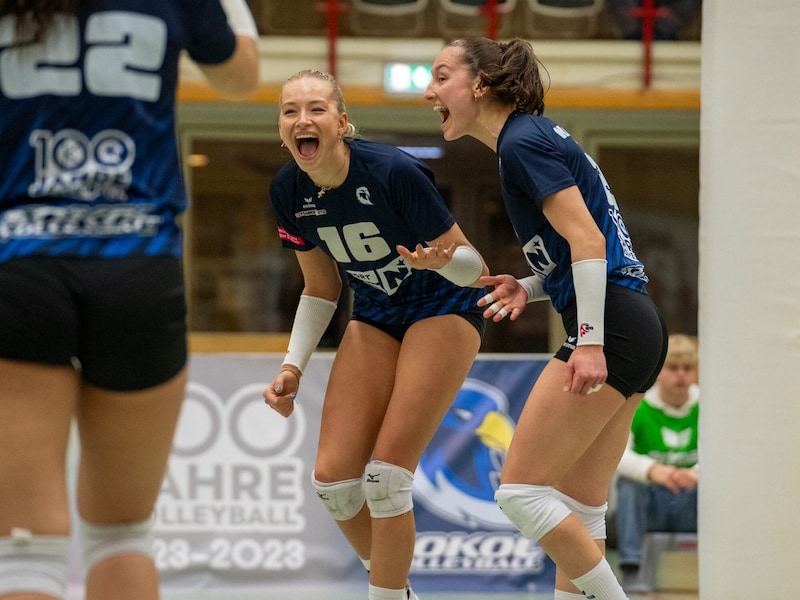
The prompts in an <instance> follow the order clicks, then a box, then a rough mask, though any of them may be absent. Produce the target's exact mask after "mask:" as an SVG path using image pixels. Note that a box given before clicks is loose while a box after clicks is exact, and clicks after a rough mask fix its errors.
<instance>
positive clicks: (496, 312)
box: [478, 275, 528, 323]
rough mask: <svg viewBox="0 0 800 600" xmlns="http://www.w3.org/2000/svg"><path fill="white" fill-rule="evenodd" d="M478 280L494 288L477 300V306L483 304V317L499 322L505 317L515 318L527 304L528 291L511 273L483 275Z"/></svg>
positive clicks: (512, 319)
mask: <svg viewBox="0 0 800 600" xmlns="http://www.w3.org/2000/svg"><path fill="white" fill-rule="evenodd" d="M480 282H481V283H482V284H483V285H486V286H490V285H491V286H494V289H493V290H492V291H491V292H490V293H488V294H486V295H485V296H484V297H483V298H481V299H480V300H478V306H485V307H486V310H484V311H483V318H484V319H491V320H492V321H494V322H495V323H499V322H500V321H502V320H503V319H504V318H505V317H508V318H509V320H510V321H514V320H516V319H517V318H518V317H519V316H520V315H521V314H522V311H524V310H525V307H526V306H528V292H527V291H526V290H525V288H524V287H522V286H521V285H520V284H519V281H517V280H516V279H515V278H514V277H513V276H512V275H484V276H483V277H481V278H480Z"/></svg>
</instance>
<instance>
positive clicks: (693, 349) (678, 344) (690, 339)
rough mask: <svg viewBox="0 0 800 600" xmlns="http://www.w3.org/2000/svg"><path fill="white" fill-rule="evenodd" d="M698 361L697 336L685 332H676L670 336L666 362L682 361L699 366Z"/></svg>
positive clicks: (682, 362)
mask: <svg viewBox="0 0 800 600" xmlns="http://www.w3.org/2000/svg"><path fill="white" fill-rule="evenodd" d="M698 362H699V353H698V348H697V338H696V337H694V336H691V335H685V334H683V333H674V334H672V335H671V336H669V340H668V342H667V358H666V360H665V363H681V364H686V365H692V366H694V367H697V364H698Z"/></svg>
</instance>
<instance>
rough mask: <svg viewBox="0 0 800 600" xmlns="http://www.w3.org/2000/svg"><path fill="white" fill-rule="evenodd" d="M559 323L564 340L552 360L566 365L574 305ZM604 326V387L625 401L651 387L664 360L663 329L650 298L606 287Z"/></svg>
mask: <svg viewBox="0 0 800 600" xmlns="http://www.w3.org/2000/svg"><path fill="white" fill-rule="evenodd" d="M561 319H562V321H563V323H564V330H565V331H566V332H567V339H566V341H565V342H564V344H563V345H562V346H561V348H559V350H558V352H556V354H555V357H556V358H558V359H559V360H563V361H564V362H567V361H568V360H569V357H570V355H571V354H572V351H573V350H574V349H575V341H576V340H577V335H578V316H577V310H576V306H575V303H573V304H571V305H570V306H568V307H567V308H566V309H564V312H562V313H561ZM604 326H605V339H604V346H603V352H604V353H605V355H606V365H607V367H608V377H607V378H606V383H607V384H608V385H610V386H611V387H613V388H614V389H615V390H618V391H619V392H620V393H621V394H622V395H623V396H625V397H626V398H630V397H631V396H632V395H633V394H635V393H637V392H639V393H644V392H646V391H647V390H649V389H650V388H651V387H653V384H654V383H655V381H656V378H657V377H658V374H659V372H660V371H661V367H662V366H663V365H664V359H665V358H666V356H667V326H666V324H665V323H664V318H663V317H662V316H661V312H660V311H659V310H658V308H657V307H656V305H655V304H654V303H653V301H652V300H651V298H650V296H648V295H647V294H642V293H640V292H637V291H635V290H631V289H628V288H625V287H622V286H619V285H614V284H609V285H608V286H606V314H605V325H604Z"/></svg>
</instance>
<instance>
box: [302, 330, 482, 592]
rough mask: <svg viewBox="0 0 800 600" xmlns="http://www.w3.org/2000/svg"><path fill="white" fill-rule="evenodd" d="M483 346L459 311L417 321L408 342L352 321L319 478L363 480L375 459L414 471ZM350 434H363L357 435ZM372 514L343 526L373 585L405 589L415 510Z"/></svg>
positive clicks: (337, 372) (334, 382) (331, 400)
mask: <svg viewBox="0 0 800 600" xmlns="http://www.w3.org/2000/svg"><path fill="white" fill-rule="evenodd" d="M479 346H480V338H479V336H478V334H477V332H476V331H475V329H474V327H472V325H470V324H469V323H468V322H467V321H466V320H464V319H462V318H461V317H457V316H453V315H449V316H444V317H435V318H431V319H426V320H424V321H422V322H420V323H417V324H415V325H414V326H413V327H411V328H410V329H409V331H408V332H407V334H406V336H405V338H404V340H403V343H402V346H400V345H399V344H398V343H397V341H396V340H393V339H392V338H390V337H389V336H387V335H385V334H383V333H381V332H379V331H377V330H375V329H374V328H371V327H369V326H366V325H364V324H361V323H351V324H350V325H349V326H348V331H347V333H346V334H345V339H343V340H342V344H341V345H340V347H339V351H338V352H337V358H336V363H335V365H334V369H333V371H332V373H331V378H330V382H329V384H328V393H327V394H326V398H325V407H324V408H323V427H322V429H323V431H322V434H321V436H320V445H319V448H320V449H319V452H318V455H317V463H316V468H315V472H316V476H317V478H318V479H320V480H321V481H338V480H342V479H349V478H353V477H359V476H361V474H363V471H364V467H365V465H366V463H367V462H368V461H369V459H370V458H371V457H373V456H374V458H375V459H377V460H382V461H385V462H388V463H391V464H394V465H397V466H400V467H403V468H405V469H408V470H409V471H412V472H413V471H414V470H415V469H416V466H417V462H418V461H419V457H420V456H421V455H422V452H423V450H424V449H425V447H426V446H427V444H428V442H429V441H430V439H431V438H432V437H433V434H434V433H435V432H436V429H437V428H438V426H439V423H440V422H441V419H442V418H443V416H444V415H445V413H446V412H447V409H448V407H449V406H450V404H451V403H452V401H453V399H454V398H455V396H456V394H457V393H458V390H459V389H460V388H461V385H462V383H463V381H464V378H465V377H466V374H467V372H468V371H469V368H470V366H471V364H472V362H473V360H474V358H475V355H476V354H477V351H478V348H479ZM442 373H447V374H448V376H447V377H442V376H441V374H442ZM354 418H355V419H356V421H355V422H354V421H353V419H354ZM352 431H359V432H361V435H360V436H359V437H358V438H357V439H353V436H351V435H350V433H349V432H352ZM334 473H336V475H334ZM368 516H369V512H368V510H367V508H366V507H365V508H364V509H362V511H361V513H359V515H357V516H356V517H355V518H353V519H350V520H349V521H341V522H339V527H340V528H341V530H342V532H343V533H344V534H345V536H346V537H347V539H348V541H349V542H350V544H351V545H352V546H353V548H354V549H355V550H356V551H357V552H358V553H359V556H361V558H369V559H370V561H371V573H370V581H371V583H372V584H373V585H376V586H379V587H385V588H389V589H400V588H402V587H403V586H404V585H405V583H406V580H407V577H408V571H409V569H410V566H411V560H412V558H413V555H414V542H415V537H416V533H415V527H414V517H413V513H412V512H410V511H409V512H408V513H406V514H403V515H400V516H397V517H390V518H378V519H368ZM365 550H368V553H367V554H366V555H365V554H364V552H365Z"/></svg>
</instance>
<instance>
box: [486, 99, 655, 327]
mask: <svg viewBox="0 0 800 600" xmlns="http://www.w3.org/2000/svg"><path fill="white" fill-rule="evenodd" d="M497 158H498V162H499V165H500V182H501V185H502V190H503V200H504V202H505V205H506V210H507V212H508V216H509V218H510V220H511V224H512V225H513V227H514V230H515V232H516V234H517V237H518V238H519V241H520V244H522V249H523V252H524V254H525V258H526V260H527V261H528V264H529V265H530V267H531V269H532V270H533V272H534V273H537V274H539V275H542V276H544V277H545V280H544V290H545V292H547V294H548V295H549V296H550V299H551V300H552V302H553V308H555V309H556V310H557V311H558V312H561V311H562V310H563V309H564V307H565V306H567V305H569V304H570V303H572V302H574V301H575V287H574V285H573V281H572V259H571V256H570V249H569V244H568V243H567V241H566V240H565V239H564V238H563V237H561V236H560V235H559V234H558V233H557V232H556V230H555V229H553V227H552V226H551V225H550V223H549V222H548V221H547V219H546V218H545V216H544V213H542V202H543V201H544V199H545V198H546V197H547V196H550V195H551V194H555V193H556V192H559V191H561V190H564V189H566V188H569V187H572V186H577V187H578V189H579V190H580V192H581V194H582V195H583V198H584V200H585V202H586V207H587V208H588V209H589V212H590V213H591V214H592V216H593V217H594V220H595V222H596V223H597V226H598V227H599V228H600V231H601V232H602V233H603V235H604V236H605V238H606V260H607V261H608V281H609V283H615V284H617V285H621V286H623V287H627V288H631V289H634V290H637V291H640V292H642V293H646V283H647V276H646V275H645V273H644V266H643V265H642V263H641V262H640V261H639V259H638V258H636V254H635V253H634V251H633V245H632V244H631V239H630V236H629V235H628V230H627V229H626V228H625V223H623V221H622V215H621V214H620V212H619V206H618V205H617V201H616V199H615V198H614V194H612V193H611V188H610V187H609V185H608V182H606V179H605V177H603V173H602V172H601V171H600V168H599V167H598V166H597V164H596V163H595V162H594V160H592V158H591V157H590V156H589V155H588V154H586V152H584V151H583V149H582V148H581V147H580V146H579V145H578V144H577V142H575V140H574V139H572V137H570V135H569V133H567V132H566V131H565V130H564V128H562V127H560V126H559V125H557V124H556V123H554V122H553V121H551V120H550V119H547V118H545V117H540V116H535V115H528V114H523V113H519V112H514V113H512V114H511V115H510V116H509V117H508V120H507V121H506V123H505V125H504V126H503V129H502V131H501V132H500V136H499V138H498V140H497Z"/></svg>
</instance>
